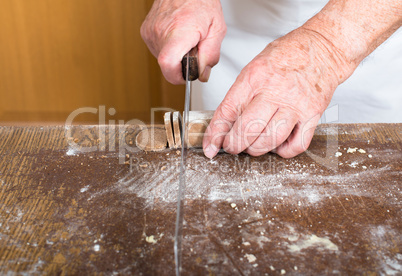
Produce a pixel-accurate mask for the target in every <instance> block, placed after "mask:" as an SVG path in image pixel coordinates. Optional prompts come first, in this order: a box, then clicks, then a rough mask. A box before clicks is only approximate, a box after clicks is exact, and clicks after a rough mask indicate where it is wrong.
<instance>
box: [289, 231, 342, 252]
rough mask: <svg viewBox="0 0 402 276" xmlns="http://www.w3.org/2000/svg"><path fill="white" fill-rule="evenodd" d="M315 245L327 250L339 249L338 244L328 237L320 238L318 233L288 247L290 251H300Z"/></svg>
mask: <svg viewBox="0 0 402 276" xmlns="http://www.w3.org/2000/svg"><path fill="white" fill-rule="evenodd" d="M310 247H315V248H317V249H318V250H322V249H326V250H334V251H337V250H338V246H336V244H334V243H333V242H331V241H330V240H329V239H328V238H320V237H317V236H316V235H310V236H306V237H303V238H300V240H299V241H298V242H297V243H296V244H291V245H288V249H289V251H290V252H300V251H301V250H303V249H306V248H310Z"/></svg>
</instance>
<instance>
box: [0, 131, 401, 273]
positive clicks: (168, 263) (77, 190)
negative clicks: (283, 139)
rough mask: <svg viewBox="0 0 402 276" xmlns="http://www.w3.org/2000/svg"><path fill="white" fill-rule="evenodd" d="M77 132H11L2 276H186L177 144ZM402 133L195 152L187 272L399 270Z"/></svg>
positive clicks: (1, 187) (1, 191)
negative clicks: (179, 252)
mask: <svg viewBox="0 0 402 276" xmlns="http://www.w3.org/2000/svg"><path fill="white" fill-rule="evenodd" d="M69 130H70V131H71V137H72V138H69V137H67V138H66V136H65V133H66V132H65V129H64V127H61V126H60V127H55V126H52V127H51V126H49V127H0V157H1V158H0V274H3V275H4V274H7V273H10V274H13V273H17V274H26V275H28V274H29V275H32V274H62V275H64V274H68V275H71V274H79V275H86V274H103V275H116V274H136V275H173V274H174V258H173V236H174V223H175V216H176V196H177V186H178V173H179V166H178V164H179V161H180V156H179V155H178V154H177V153H176V150H168V149H167V150H165V151H162V152H159V153H146V152H142V151H138V150H137V149H135V147H134V146H132V141H134V138H135V135H136V133H137V132H138V128H136V127H130V128H127V129H125V130H121V132H120V133H117V134H116V136H114V135H109V130H110V129H109V128H106V129H103V128H101V131H100V132H99V129H98V128H97V127H88V126H87V127H84V126H76V127H72V128H69ZM103 130H104V131H103ZM401 134H402V124H364V125H363V124H362V125H321V126H320V127H319V128H318V129H317V131H316V135H315V137H314V139H313V142H312V144H311V146H310V149H309V151H308V152H307V153H304V154H302V155H300V156H298V157H296V158H293V159H282V158H280V157H278V156H276V155H274V154H266V155H264V156H262V157H258V158H254V157H250V156H248V155H245V154H240V155H238V156H232V155H229V154H224V153H221V154H219V155H218V156H217V157H216V158H215V159H213V160H212V161H210V160H208V159H207V158H205V157H204V156H203V154H202V152H201V151H200V150H197V149H191V150H190V154H189V163H190V164H189V167H188V170H187V179H188V181H187V187H186V203H185V209H184V221H185V223H184V236H183V272H184V273H183V274H185V275H194V274H202V275H205V274H218V275H264V274H266V275H268V274H269V275H274V274H286V275H317V274H320V275H322V274H342V275H344V274H369V275H371V274H374V275H375V274H400V273H401V270H402V253H401V249H402V238H401V232H402V219H401V215H402V214H401V205H402V203H401V199H402V194H401V193H402V192H401V189H402V173H401V169H402V162H401V160H402V152H401V147H402V135H401ZM108 137H112V138H113V139H108ZM75 145H77V146H75ZM122 145H124V147H123V146H122ZM90 147H92V148H90Z"/></svg>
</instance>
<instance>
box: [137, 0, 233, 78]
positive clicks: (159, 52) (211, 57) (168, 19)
mask: <svg viewBox="0 0 402 276" xmlns="http://www.w3.org/2000/svg"><path fill="white" fill-rule="evenodd" d="M225 34H226V25H225V21H224V18H223V13H222V7H221V4H220V1H219V0H208V1H199V0H156V1H155V2H154V4H153V6H152V8H151V11H150V12H149V14H148V15H147V17H146V19H145V21H144V23H143V24H142V26H141V36H142V38H143V39H144V41H145V43H146V44H147V46H148V48H149V49H150V51H151V52H152V54H153V55H154V56H155V57H157V59H158V62H159V65H160V67H161V70H162V73H163V75H164V76H165V78H166V80H168V81H169V82H171V83H173V84H183V83H184V80H183V77H182V72H181V71H182V69H181V60H182V58H183V56H184V55H185V54H186V53H187V52H188V51H190V50H191V49H192V48H193V47H195V46H197V45H198V63H199V72H200V77H199V80H200V81H208V78H209V75H210V73H211V68H212V67H213V66H215V65H216V64H217V63H218V61H219V56H220V47H221V44H222V40H223V38H224V36H225Z"/></svg>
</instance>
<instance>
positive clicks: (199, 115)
mask: <svg viewBox="0 0 402 276" xmlns="http://www.w3.org/2000/svg"><path fill="white" fill-rule="evenodd" d="M214 112H215V111H190V112H189V116H188V121H189V123H188V142H189V143H188V145H189V147H191V148H202V140H203V139H204V133H205V130H206V129H207V127H208V125H209V123H210V122H211V119H212V117H213V116H214Z"/></svg>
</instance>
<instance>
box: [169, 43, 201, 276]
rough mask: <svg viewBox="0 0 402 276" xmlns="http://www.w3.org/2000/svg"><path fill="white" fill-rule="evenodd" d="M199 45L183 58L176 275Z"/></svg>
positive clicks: (175, 256) (179, 254)
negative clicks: (189, 124)
mask: <svg viewBox="0 0 402 276" xmlns="http://www.w3.org/2000/svg"><path fill="white" fill-rule="evenodd" d="M197 53H198V50H197V47H194V48H193V49H191V50H190V52H188V53H187V54H186V55H185V56H184V57H183V59H182V61H181V64H182V72H183V78H184V79H185V81H186V94H185V98H184V113H183V120H182V127H181V130H182V132H181V134H182V135H181V160H180V175H179V191H178V195H177V209H176V229H175V235H174V259H175V268H176V275H177V276H178V275H180V271H181V243H182V236H183V235H182V234H183V218H184V216H183V205H184V190H185V188H186V166H187V150H188V147H187V142H188V131H187V127H188V115H189V110H190V97H191V81H193V80H196V79H197V78H198V58H197Z"/></svg>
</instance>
